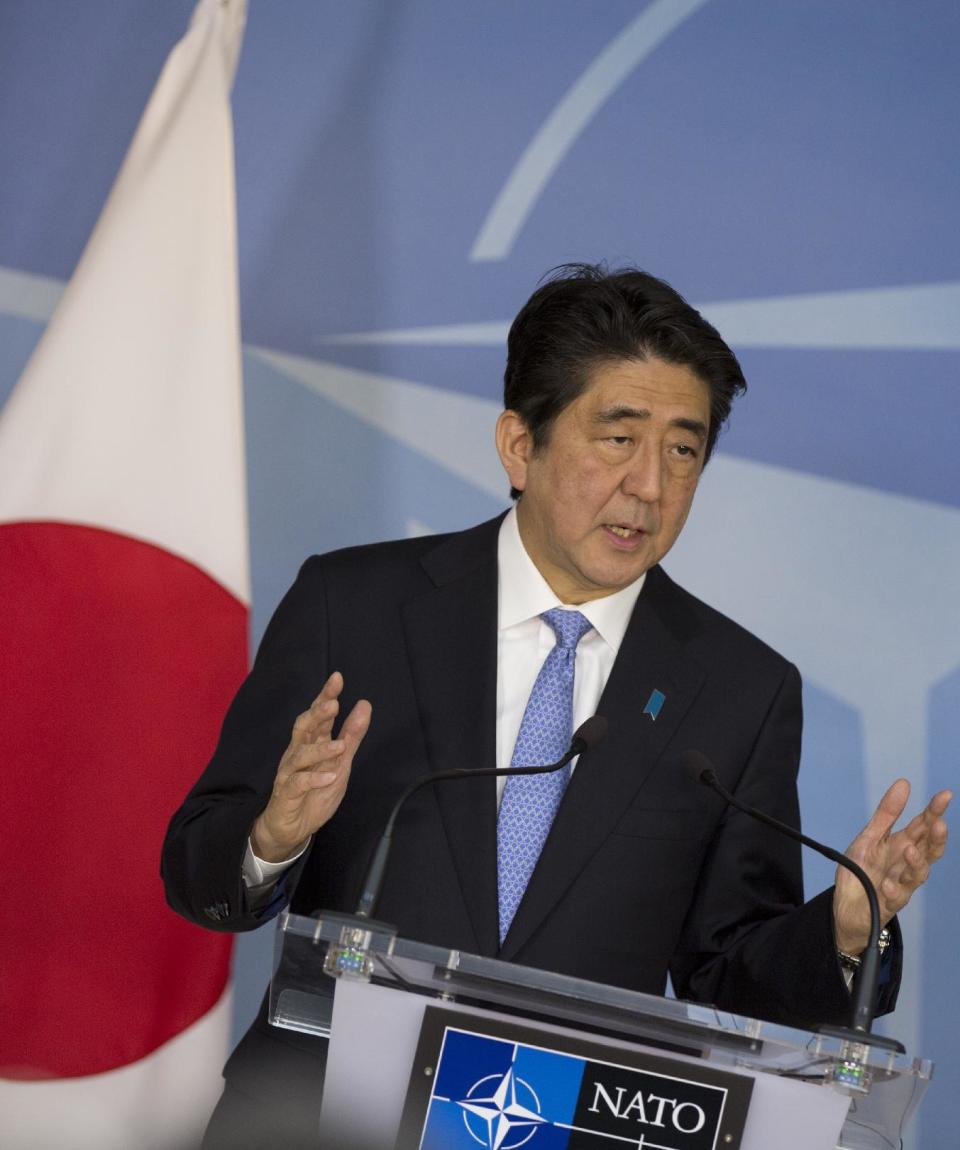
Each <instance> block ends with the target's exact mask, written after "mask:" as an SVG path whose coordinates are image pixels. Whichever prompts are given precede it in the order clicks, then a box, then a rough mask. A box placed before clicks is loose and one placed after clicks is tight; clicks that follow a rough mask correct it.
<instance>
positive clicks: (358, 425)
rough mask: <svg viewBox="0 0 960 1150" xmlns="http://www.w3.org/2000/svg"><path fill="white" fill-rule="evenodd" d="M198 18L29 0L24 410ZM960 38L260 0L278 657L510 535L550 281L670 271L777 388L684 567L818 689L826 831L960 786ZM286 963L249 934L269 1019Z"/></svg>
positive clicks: (569, 5) (5, 105)
mask: <svg viewBox="0 0 960 1150" xmlns="http://www.w3.org/2000/svg"><path fill="white" fill-rule="evenodd" d="M191 8H192V2H191V0H167V2H166V3H164V4H157V3H155V0H124V2H123V3H118V2H116V0H86V3H84V4H82V5H80V4H71V5H68V4H62V3H59V2H57V0H5V2H4V3H3V4H0V401H2V399H3V398H5V396H6V394H7V392H8V390H9V388H10V387H11V386H12V385H13V383H14V381H15V379H16V377H17V376H18V374H19V371H20V369H21V368H22V366H23V364H24V362H25V360H26V357H27V356H28V354H29V352H30V349H31V348H32V347H33V345H34V343H35V341H36V339H37V338H38V336H39V334H40V332H41V331H42V328H43V324H44V322H45V319H46V318H47V316H48V315H49V311H50V307H51V305H52V301H53V300H54V299H55V297H56V293H57V288H58V284H59V283H62V281H64V280H66V279H67V278H68V277H69V275H70V273H71V271H72V268H73V266H74V264H75V262H76V259H77V257H78V255H79V253H80V251H81V249H82V246H83V244H84V242H85V240H86V237H87V236H88V234H89V232H90V229H91V227H92V225H93V223H94V221H95V219H96V217H97V214H98V212H99V210H100V207H101V206H102V203H103V200H104V198H105V196H106V193H107V191H108V189H109V187H110V184H111V182H112V180H113V177H114V175H115V173H116V171H117V168H118V166H119V163H120V161H121V159H122V157H123V154H124V152H125V150H126V147H127V144H128V143H129V140H130V137H131V135H132V132H133V129H134V127H135V124H136V122H137V120H138V118H139V115H140V112H141V111H142V108H143V105H144V103H145V101H146V98H147V95H148V93H149V91H150V89H151V87H152V85H153V83H154V80H155V79H156V76H157V74H158V72H159V69H160V67H161V65H162V63H163V60H164V58H165V56H166V54H167V52H168V51H169V49H170V48H171V46H172V45H173V43H174V42H175V41H176V40H177V39H178V38H179V36H180V35H181V34H182V32H183V29H184V28H185V25H186V22H187V20H188V18H189V14H190V11H191ZM958 50H960V8H958V6H957V5H956V4H955V3H954V2H953V0H926V2H925V3H924V4H923V5H915V4H911V3H906V2H903V0H900V2H898V0H784V2H783V3H778V4H770V3H768V2H765V0H653V2H648V3H644V2H638V0H597V2H595V3H590V4H582V3H576V2H575V0H549V2H548V0H526V3H524V4H516V3H507V2H499V3H493V2H491V3H487V4H483V5H475V4H467V3H450V2H442V0H420V2H417V3H413V2H411V3H403V4H401V3H397V2H396V0H382V2H375V0H367V2H356V3H352V4H349V5H344V4H341V3H333V2H326V0H284V2H283V3H270V4H267V3H264V2H263V0H251V9H250V14H249V22H248V28H247V34H246V41H245V46H244V51H243V55H242V57H241V63H240V68H239V71H238V75H237V81H236V87H235V91H234V110H235V126H236V139H237V164H238V197H239V227H240V235H239V240H240V265H241V299H242V308H243V333H244V341H245V345H246V353H245V363H244V366H245V375H246V398H247V425H248V444H249V467H250V509H251V546H252V560H253V585H254V615H253V630H254V640H255V641H256V640H257V639H258V638H259V635H260V633H261V632H262V630H263V627H264V625H265V623H266V620H267V618H268V617H269V614H270V612H271V611H272V609H273V607H274V605H275V603H276V602H277V600H278V598H279V596H280V595H281V594H282V592H283V590H284V589H285V587H286V586H287V584H288V583H289V581H290V580H291V579H292V577H293V575H294V574H295V571H296V568H297V566H298V564H299V562H300V561H301V559H302V558H303V556H304V555H306V554H307V553H309V552H311V551H316V550H327V549H329V548H332V547H337V546H341V545H344V544H347V543H353V542H358V541H366V540H371V539H376V538H384V537H389V536H398V535H404V534H409V533H412V532H422V531H435V530H444V529H448V528H452V527H457V526H461V525H466V524H469V523H471V522H475V521H477V520H478V519H480V518H483V517H486V516H488V515H490V514H493V513H495V512H496V511H498V510H500V509H501V508H502V507H503V506H504V505H505V491H506V484H505V482H504V481H503V479H502V478H501V476H500V474H499V468H498V465H497V463H496V460H495V456H494V453H493V448H492V442H491V433H492V428H493V422H494V419H495V417H496V413H497V410H498V407H499V404H498V399H497V397H498V394H499V383H500V374H501V372H502V365H503V350H502V347H503V335H504V332H505V326H506V323H507V322H508V321H509V319H510V317H511V316H512V315H513V313H514V312H515V311H516V310H517V308H518V307H519V305H520V304H521V303H522V302H523V300H524V299H525V298H526V296H527V295H528V294H529V292H530V291H531V290H532V288H533V286H534V284H535V282H536V280H537V279H538V277H539V276H540V275H541V274H542V273H543V272H544V271H546V270H547V269H548V268H550V267H551V266H553V265H556V264H558V263H560V262H563V261H566V260H575V259H587V260H596V259H601V258H602V259H606V260H608V261H610V262H613V263H616V262H618V261H630V262H635V263H638V264H640V265H641V266H644V267H647V268H649V269H650V270H652V271H654V272H656V273H657V274H659V275H662V276H665V277H666V278H667V279H669V280H671V281H672V282H674V283H675V284H676V285H677V286H678V287H679V288H680V289H681V290H682V291H683V292H684V293H685V294H687V295H688V297H689V298H690V299H691V300H693V301H694V302H695V303H697V304H698V305H699V306H701V307H702V308H703V309H704V310H705V312H706V314H707V315H708V316H709V317H710V318H712V319H713V320H714V321H715V322H716V323H717V324H718V326H719V327H720V329H721V331H723V333H724V334H725V335H726V336H727V337H728V339H729V340H730V342H731V343H732V344H733V345H734V347H735V348H736V349H737V351H738V353H739V354H740V355H741V357H742V361H743V364H744V368H745V370H746V373H747V376H748V379H749V380H750V391H749V393H748V394H747V396H746V397H745V398H744V399H743V400H742V401H741V402H740V404H739V405H738V407H737V408H736V409H735V411H734V416H733V420H732V426H731V428H730V430H729V432H728V434H727V435H726V436H725V437H724V438H723V439H722V441H721V451H720V454H719V456H718V457H717V458H716V460H715V461H714V462H713V463H712V464H711V466H710V468H709V469H708V472H707V474H706V476H705V478H704V481H703V484H702V486H701V491H700V493H699V495H698V497H697V505H696V506H695V509H694V514H693V516H692V518H691V521H690V523H689V525H688V527H687V529H686V532H685V534H684V536H683V539H682V540H681V542H680V544H678V546H677V548H676V550H675V552H674V553H673V554H672V555H671V557H670V558H669V559H668V561H667V564H666V565H667V567H668V569H669V570H670V571H671V573H672V574H674V575H675V577H677V578H679V579H680V580H681V581H682V582H684V583H685V584H686V585H687V586H688V587H690V589H691V590H693V591H694V592H696V593H698V594H700V595H701V596H703V597H704V598H706V599H707V600H708V601H710V602H712V603H714V604H715V605H716V606H718V607H719V608H721V609H722V610H724V611H727V612H728V613H730V614H732V615H733V616H734V617H736V618H738V619H739V620H740V621H741V622H743V623H745V624H746V625H747V626H749V627H751V628H752V629H753V630H755V631H756V632H758V633H759V634H760V635H761V636H762V637H763V638H765V639H767V640H768V641H769V642H771V643H772V644H774V645H775V646H776V647H778V648H779V649H780V650H781V651H782V652H783V653H785V654H786V655H788V656H789V657H790V658H792V659H794V660H795V661H796V662H797V663H798V664H799V666H800V668H801V670H802V671H803V673H804V677H805V680H806V694H805V700H806V712H807V734H806V740H805V749H804V769H803V774H802V798H803V811H804V820H805V826H806V827H807V829H808V830H809V831H810V832H811V833H813V834H816V835H818V836H819V837H821V838H824V839H826V840H828V841H831V842H835V843H837V844H843V843H845V842H846V841H848V840H849V839H850V837H851V836H852V834H853V833H854V832H855V830H856V829H858V827H859V825H860V824H861V822H862V821H863V820H864V818H865V817H866V815H867V813H868V812H869V810H870V809H872V806H873V804H874V803H875V801H876V800H877V798H878V797H879V795H880V793H882V791H883V789H884V787H885V786H886V785H887V783H888V782H889V781H891V780H892V779H893V778H894V777H896V776H897V775H899V774H906V775H907V776H908V777H909V778H910V779H911V781H912V782H913V783H914V784H915V786H916V788H917V789H918V794H917V799H918V801H919V799H920V796H921V795H922V796H924V797H925V796H926V795H927V794H928V793H930V792H932V791H933V790H935V789H936V788H938V787H940V786H946V785H952V784H953V782H954V780H955V778H956V774H957V772H956V770H955V767H954V754H953V752H954V748H955V747H956V746H957V743H958V734H960V718H958V716H960V622H958V613H957V609H956V604H955V598H956V594H955V588H956V585H957V571H958V569H960V483H958V479H960V468H958V465H957V462H956V457H955V446H954V443H955V437H956V429H957V425H958V418H960V389H958V366H960V356H958V352H960V229H958V228H957V224H956V208H957V204H958V203H960V163H958V160H957V156H958V151H960V141H958V129H957V125H958V124H960V94H958V82H957V78H956V75H957V73H956V59H957V58H958ZM198 769H199V764H198ZM915 805H916V804H915ZM830 881H831V878H830V873H829V870H828V868H827V867H826V866H821V865H819V864H818V863H817V862H815V861H811V862H810V865H809V869H808V884H809V887H810V889H811V890H815V889H820V888H821V887H823V886H825V885H827V884H828V883H829V882H830ZM958 882H960V850H957V849H954V850H953V852H952V854H951V856H950V857H948V859H947V860H946V861H945V862H944V863H943V864H941V867H940V868H939V871H938V873H937V875H936V878H935V880H934V881H933V882H932V883H931V885H930V887H929V889H927V890H926V891H924V892H923V895H922V897H919V898H917V899H915V900H914V903H913V904H912V905H911V907H910V909H909V911H908V913H907V914H906V916H905V921H904V927H905V934H906V938H907V946H908V951H909V954H908V962H907V973H906V977H905V982H904V990H903V995H902V998H901V1006H900V1008H899V1009H898V1011H897V1013H896V1015H895V1016H894V1019H893V1021H892V1022H891V1023H890V1025H889V1029H890V1030H891V1031H892V1032H894V1033H896V1034H897V1035H898V1036H899V1037H901V1038H902V1039H903V1040H905V1041H906V1043H907V1045H908V1046H909V1048H910V1049H911V1050H912V1051H914V1052H916V1053H918V1054H922V1055H924V1056H927V1057H930V1058H933V1059H935V1060H936V1061H937V1062H938V1072H937V1079H936V1080H935V1082H934V1086H933V1088H932V1090H931V1092H930V1094H929V1096H928V1098H927V1101H926V1103H925V1105H924V1109H923V1113H922V1132H921V1133H919V1134H915V1136H914V1144H915V1145H917V1146H920V1145H922V1146H923V1147H924V1150H931V1148H932V1150H938V1148H941V1147H942V1148H944V1150H946V1148H948V1147H951V1146H954V1145H955V1144H956V1136H955V1130H954V1126H953V1122H952V1108H951V1101H952V1098H951V1095H953V1094H955V1093H956V1091H957V1090H958V1089H960V1072H958V1068H957V1058H956V1048H957V1043H956V1038H955V1035H956V1034H957V1032H958V1027H960V1009H958V1007H957V997H956V994H955V988H954V987H953V985H952V977H951V976H952V970H953V966H954V965H955V962H954V956H955V954H956V953H957V950H958V947H960V918H958V915H957V911H956V897H955V891H956V889H957V885H958ZM269 944H270V939H269V937H264V938H262V939H256V938H244V939H242V940H241V944H240V947H239V950H238V958H237V985H238V1022H237V1025H238V1027H239V1026H241V1025H242V1023H243V1022H244V1021H245V1020H246V1019H247V1018H249V1017H250V1015H251V1013H252V1011H253V1010H254V1008H255V1005H256V999H257V997H258V995H259V993H260V990H261V989H262V986H263V983H264V981H265V979H266V977H267V974H268V970H269ZM951 1087H952V1089H951Z"/></svg>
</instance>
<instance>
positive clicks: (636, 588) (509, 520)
mask: <svg viewBox="0 0 960 1150" xmlns="http://www.w3.org/2000/svg"><path fill="white" fill-rule="evenodd" d="M497 563H498V567H499V573H500V596H499V602H500V614H499V626H500V630H501V631H503V630H506V628H508V627H513V626H516V624H518V623H525V622H527V621H528V620H530V619H535V618H537V616H538V615H541V614H542V613H543V612H544V611H549V610H550V608H551V607H562V606H566V604H562V603H561V602H560V600H559V599H558V598H557V596H556V595H555V594H554V592H553V591H552V590H551V588H550V585H549V583H547V581H546V579H544V577H543V576H542V575H541V574H540V572H539V571H538V570H537V567H536V565H535V564H534V562H533V560H532V559H531V558H530V556H529V555H528V554H527V550H526V548H525V547H524V545H523V540H522V539H521V538H520V527H519V525H518V523H517V509H516V507H511V508H510V510H509V511H508V512H507V515H506V517H505V518H504V520H503V523H501V525H500V535H499V539H498V543H497ZM645 579H646V572H644V574H643V575H641V576H640V578H639V579H635V580H634V581H633V582H632V583H630V584H629V585H628V586H626V587H624V588H623V590H622V591H617V592H615V593H614V594H613V595H605V596H604V597H603V598H602V599H593V600H591V601H590V602H589V603H582V604H580V606H579V607H577V610H578V611H580V612H581V613H582V614H583V615H584V616H585V617H586V618H587V619H589V620H590V622H591V623H592V624H593V627H594V630H596V631H597V633H598V634H599V635H600V636H601V638H602V639H603V640H604V641H605V642H606V643H607V644H608V645H609V646H610V647H611V648H612V649H613V650H614V651H618V650H619V649H620V644H621V643H622V642H623V636H624V634H625V633H626V630H627V624H628V623H629V622H630V616H631V615H632V614H633V608H634V606H635V605H636V602H637V597H638V596H639V594H640V591H641V590H642V588H643V583H644V580H645Z"/></svg>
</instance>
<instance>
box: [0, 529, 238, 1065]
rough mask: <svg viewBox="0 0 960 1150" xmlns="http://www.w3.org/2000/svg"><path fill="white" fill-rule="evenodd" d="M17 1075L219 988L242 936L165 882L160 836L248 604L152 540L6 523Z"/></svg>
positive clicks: (208, 999) (146, 1043)
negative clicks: (181, 910) (183, 905)
mask: <svg viewBox="0 0 960 1150" xmlns="http://www.w3.org/2000/svg"><path fill="white" fill-rule="evenodd" d="M0 603H2V604H3V612H2V622H0V699H2V700H3V702H2V710H3V721H2V723H0V763H2V765H3V775H4V802H3V824H4V825H3V829H2V832H0V874H2V875H3V884H4V887H5V890H4V907H5V909H4V915H3V919H4V926H3V931H2V932H0V937H2V942H0V950H2V954H3V958H2V962H0V967H2V970H3V977H2V980H0V1017H2V1018H3V1020H4V1021H3V1026H2V1027H0V1075H3V1076H5V1077H11V1078H13V1077H15V1078H45V1077H65V1076H72V1075H86V1074H94V1073H98V1072H101V1071H105V1070H110V1069H113V1068H115V1067H118V1066H123V1065H126V1064H127V1063H130V1062H134V1061H136V1060H138V1059H140V1058H142V1057H144V1056H145V1055H146V1054H148V1053H150V1052H151V1051H152V1050H154V1049H156V1048H157V1047H158V1046H160V1045H161V1044H162V1043H164V1042H166V1041H167V1040H168V1039H170V1038H172V1037H174V1036H175V1035H176V1034H179V1033H180V1032H181V1031H182V1030H184V1029H185V1028H186V1027H187V1026H189V1025H190V1024H191V1023H193V1022H195V1021H196V1020H197V1019H198V1018H200V1017H201V1016H202V1015H204V1014H205V1013H206V1012H207V1011H208V1010H209V1009H210V1008H211V1007H212V1006H213V1005H214V1004H215V1003H216V1002H217V1001H218V999H219V998H220V996H221V994H222V993H223V990H224V987H225V985H226V980H227V977H228V973H229V962H230V949H231V939H230V936H229V935H223V934H215V933H212V932H209V931H205V930H203V929H201V928H200V927H197V926H194V925H192V924H190V923H188V922H185V921H184V920H183V919H180V918H179V917H178V916H177V915H175V914H174V913H173V911H171V910H170V909H169V908H168V907H167V906H166V903H165V901H164V896H163V889H162V885H161V881H160V875H159V862H160V846H161V843H162V840H163V836H164V832H165V830H166V826H167V823H168V821H169V819H170V816H171V815H172V813H173V811H174V810H175V809H176V807H177V806H179V804H180V802H181V801H182V800H183V798H184V795H185V794H186V792H187V790H188V789H189V788H190V786H191V785H192V784H193V782H194V781H195V780H196V779H197V777H198V776H199V774H200V771H201V770H202V768H203V765H204V763H205V762H206V760H207V759H208V758H209V756H210V754H211V752H212V751H213V748H214V745H215V742H216V738H217V733H218V731H219V726H220V721H221V719H222V716H223V714H224V712H225V711H226V708H227V706H228V704H229V702H230V699H231V697H232V695H233V693H234V692H235V691H236V689H237V687H238V686H239V684H240V682H241V680H242V678H243V675H244V673H245V671H246V666H247V610H246V608H245V607H244V606H243V605H242V604H241V603H239V602H238V601H237V600H236V599H235V598H234V597H233V596H232V595H230V594H229V593H228V592H227V591H225V590H224V588H223V587H222V586H220V585H219V584H218V583H216V582H215V581H214V580H213V579H211V578H210V577H209V576H208V575H206V574H204V573H203V572H202V571H200V570H198V569H197V568H196V567H194V566H193V565H191V564H190V563H188V562H186V561H185V560H183V559H179V558H177V557H175V556H173V555H171V554H170V553H168V552H166V551H163V550H162V549H160V548H158V547H154V546H152V545H150V544H147V543H142V542H138V541H136V540H133V539H130V538H126V537H124V536H120V535H117V534H114V533H112V532H109V531H103V530H99V529H95V528H89V527H81V526H74V525H66V524H58V523H22V524H13V525H5V526H2V527H0Z"/></svg>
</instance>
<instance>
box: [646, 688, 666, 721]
mask: <svg viewBox="0 0 960 1150" xmlns="http://www.w3.org/2000/svg"><path fill="white" fill-rule="evenodd" d="M666 701H667V696H666V695H665V694H664V693H663V691H657V690H653V691H651V692H650V698H649V699H647V705H646V706H645V707H644V708H643V713H644V714H645V715H649V716H650V718H651V719H652V720H653V721H654V722H656V721H657V715H659V714H660V708H661V707H662V706H663V704H664V703H665V702H666Z"/></svg>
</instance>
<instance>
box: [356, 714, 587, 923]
mask: <svg viewBox="0 0 960 1150" xmlns="http://www.w3.org/2000/svg"><path fill="white" fill-rule="evenodd" d="M606 733H607V720H606V719H605V718H604V717H603V716H602V715H591V716H590V718H589V719H587V720H586V721H585V722H583V723H581V724H580V726H579V727H578V728H577V729H576V731H575V732H574V734H573V738H572V739H571V740H570V746H569V747H568V748H567V751H566V754H564V756H563V758H561V759H559V760H558V761H557V762H555V763H549V764H548V765H546V766H543V767H501V768H494V767H484V768H482V769H480V770H476V771H471V770H466V769H464V768H459V769H455V770H450V771H437V772H436V773H434V774H432V775H425V776H424V777H423V778H422V779H417V780H415V781H414V782H412V783H411V784H410V785H409V786H408V787H407V788H406V790H404V791H403V793H402V794H401V795H400V797H399V798H398V799H397V801H396V802H395V803H394V805H393V810H392V811H391V812H390V818H389V819H387V825H386V827H385V828H384V831H383V834H382V835H381V836H380V841H379V842H378V843H377V849H376V850H375V851H374V854H373V858H372V860H371V862H370V866H369V867H368V868H367V873H366V876H365V878H364V882H363V893H362V894H361V896H360V902H359V903H358V904H357V909H356V914H357V915H358V916H359V917H360V918H369V917H370V916H371V915H372V914H373V912H374V909H375V908H376V905H377V900H378V899H379V897H380V888H381V887H382V886H383V876H384V873H385V872H386V868H387V858H388V856H389V854H390V847H391V846H392V844H393V825H394V823H395V822H396V821H397V815H398V814H399V813H400V808H401V807H402V806H403V804H404V803H405V802H406V801H407V799H409V798H410V796H411V795H412V794H414V793H415V792H416V791H418V790H420V788H421V787H426V786H429V785H430V784H431V783H437V782H440V781H442V780H443V779H462V778H471V779H475V778H477V777H478V776H483V775H544V774H549V773H550V772H551V771H559V770H560V769H561V767H565V766H566V765H567V763H569V762H570V760H571V759H575V758H576V757H577V756H578V755H582V754H583V753H584V751H589V750H591V749H592V748H593V747H595V746H597V744H598V743H600V742H601V741H602V740H603V738H604V736H605V735H606Z"/></svg>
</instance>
